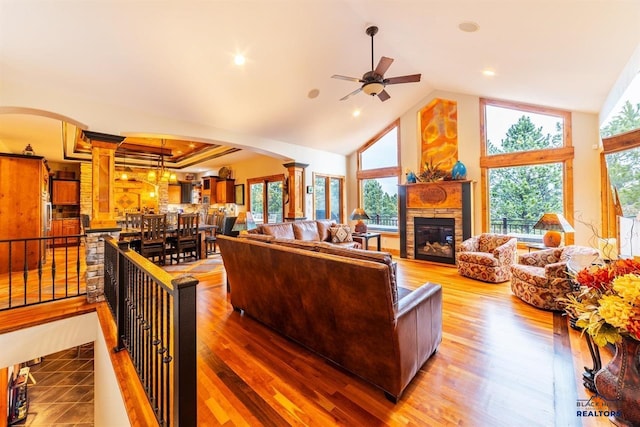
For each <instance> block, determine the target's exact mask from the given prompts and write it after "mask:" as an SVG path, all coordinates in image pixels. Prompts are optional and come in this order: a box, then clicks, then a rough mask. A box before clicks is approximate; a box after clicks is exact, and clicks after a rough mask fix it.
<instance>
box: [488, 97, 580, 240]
mask: <svg viewBox="0 0 640 427" xmlns="http://www.w3.org/2000/svg"><path fill="white" fill-rule="evenodd" d="M487 106H496V107H503V108H509V109H514V110H520V111H522V112H524V113H529V112H530V113H538V114H545V115H549V116H556V117H559V118H562V119H563V121H564V125H563V144H564V145H563V146H562V147H559V148H549V149H545V150H531V151H518V152H514V153H507V154H494V155H490V154H487V132H486V107H487ZM571 126H572V125H571V112H570V111H566V110H559V109H554V108H549V107H542V106H539V105H531V104H524V103H521V102H512V101H503V100H495V99H488V98H480V189H481V202H482V230H484V231H485V232H486V231H487V230H489V194H490V192H489V177H488V175H489V174H488V172H489V169H493V168H502V167H514V166H532V165H540V164H549V163H562V177H563V182H562V192H563V195H564V197H563V202H562V203H563V210H564V212H563V215H564V217H565V218H566V219H567V220H568V221H569V223H571V224H574V216H573V211H574V201H573V159H574V157H575V150H574V148H573V142H572V127H571ZM574 240H575V236H574V233H567V234H565V244H566V245H570V244H573V243H574Z"/></svg>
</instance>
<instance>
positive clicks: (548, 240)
mask: <svg viewBox="0 0 640 427" xmlns="http://www.w3.org/2000/svg"><path fill="white" fill-rule="evenodd" d="M533 228H534V230H547V232H546V233H545V235H544V236H542V243H544V245H545V246H548V247H550V248H555V247H558V246H560V242H561V241H562V235H561V234H560V233H568V232H572V231H575V230H574V229H573V227H572V226H571V224H569V222H568V221H567V220H566V219H565V217H564V216H562V214H559V213H545V214H544V215H542V218H540V219H539V220H538V222H536V224H535V225H534V226H533Z"/></svg>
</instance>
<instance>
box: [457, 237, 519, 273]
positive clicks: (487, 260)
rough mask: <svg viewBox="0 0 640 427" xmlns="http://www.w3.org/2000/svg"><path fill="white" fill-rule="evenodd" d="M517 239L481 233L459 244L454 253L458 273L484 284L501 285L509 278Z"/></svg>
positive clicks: (514, 257) (514, 258)
mask: <svg viewBox="0 0 640 427" xmlns="http://www.w3.org/2000/svg"><path fill="white" fill-rule="evenodd" d="M516 245H517V239H516V238H515V237H513V236H508V235H505V234H494V233H482V234H480V235H478V236H474V237H471V238H470V239H467V240H465V241H464V242H462V243H461V244H460V247H459V248H458V249H457V251H456V265H457V267H458V273H459V274H460V275H462V276H466V277H471V278H472V279H478V280H482V281H484V282H491V283H501V282H506V281H507V280H509V279H510V278H511V269H510V267H511V265H512V264H514V263H515V260H516Z"/></svg>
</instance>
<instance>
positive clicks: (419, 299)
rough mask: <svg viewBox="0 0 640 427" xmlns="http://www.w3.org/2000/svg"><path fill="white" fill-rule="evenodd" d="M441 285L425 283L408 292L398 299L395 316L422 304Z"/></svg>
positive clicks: (438, 290)
mask: <svg viewBox="0 0 640 427" xmlns="http://www.w3.org/2000/svg"><path fill="white" fill-rule="evenodd" d="M441 289H442V287H441V286H440V285H435V284H433V283H428V282H427V283H425V284H424V285H422V286H420V287H419V288H418V289H415V290H413V291H411V292H410V293H408V294H407V295H406V296H405V297H404V298H402V299H401V300H399V301H398V310H397V313H396V316H397V317H398V318H400V317H402V316H404V315H406V313H408V312H409V311H411V310H413V309H415V308H416V307H417V306H419V305H420V304H423V303H424V302H425V301H427V300H428V299H429V298H431V296H432V295H434V294H436V293H437V292H441Z"/></svg>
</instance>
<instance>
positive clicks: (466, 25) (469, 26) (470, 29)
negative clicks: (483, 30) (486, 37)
mask: <svg viewBox="0 0 640 427" xmlns="http://www.w3.org/2000/svg"><path fill="white" fill-rule="evenodd" d="M458 28H460V31H464V32H465V33H475V32H476V31H478V30H479V29H480V26H479V25H478V24H477V23H475V22H471V21H465V22H461V23H459V24H458Z"/></svg>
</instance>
